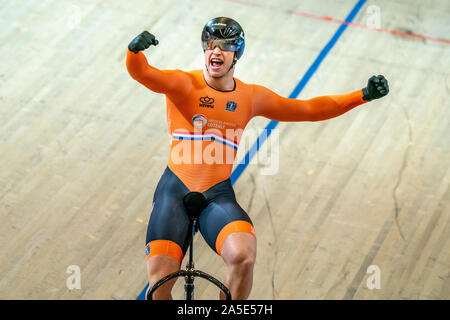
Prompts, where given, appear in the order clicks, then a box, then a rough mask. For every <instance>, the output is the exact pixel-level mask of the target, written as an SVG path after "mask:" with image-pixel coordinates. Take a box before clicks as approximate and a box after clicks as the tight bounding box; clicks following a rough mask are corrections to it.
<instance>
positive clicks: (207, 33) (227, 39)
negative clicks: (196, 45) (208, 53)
mask: <svg viewBox="0 0 450 320" xmlns="http://www.w3.org/2000/svg"><path fill="white" fill-rule="evenodd" d="M217 45H218V46H219V47H220V49H221V50H224V51H234V52H235V54H236V57H237V58H238V59H240V58H241V57H242V54H243V53H244V48H245V35H244V30H242V27H241V26H240V25H239V23H237V22H236V21H234V20H233V19H231V18H226V17H218V18H214V19H211V20H209V21H208V22H207V23H206V24H205V27H204V28H203V32H202V47H203V51H205V50H206V49H214V48H215V47H216V46H217Z"/></svg>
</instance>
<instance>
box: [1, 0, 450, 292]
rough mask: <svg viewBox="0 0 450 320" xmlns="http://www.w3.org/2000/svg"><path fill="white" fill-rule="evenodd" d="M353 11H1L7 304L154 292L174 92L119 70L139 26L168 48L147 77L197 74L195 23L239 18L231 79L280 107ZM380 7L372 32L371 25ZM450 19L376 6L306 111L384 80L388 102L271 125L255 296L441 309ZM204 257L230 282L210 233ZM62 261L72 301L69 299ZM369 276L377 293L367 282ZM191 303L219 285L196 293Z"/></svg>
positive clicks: (336, 51) (445, 267) (252, 209)
mask: <svg viewBox="0 0 450 320" xmlns="http://www.w3.org/2000/svg"><path fill="white" fill-rule="evenodd" d="M357 2H358V1H357V0H339V1H334V0H320V1H318V0H303V1H296V0H289V1H288V0H286V1H269V0H264V1H256V0H242V1H240V0H235V1H231V0H215V1H206V0H195V1H194V0H185V1H182V0H179V1H175V0H171V1H169V0H164V1H156V0H151V1H148V0H146V1H143V0H140V1H137V0H135V1H114V2H112V1H108V2H106V1H87V0H83V1H55V0H53V1H51V0H46V1H21V2H20V5H19V4H18V2H17V1H12V0H9V1H7V0H4V1H2V5H1V7H0V17H1V19H0V24H1V31H0V39H1V47H0V58H1V69H0V80H1V84H0V120H1V127H0V299H136V297H137V296H138V295H139V293H140V292H141V291H142V289H143V288H144V286H145V285H146V282H147V281H146V269H145V260H144V258H145V250H144V245H145V233H146V228H147V222H148V218H149V214H150V211H151V206H152V201H151V199H152V196H153V192H154V190H155V187H156V184H157V182H158V179H159V177H160V176H161V174H162V172H163V170H164V168H165V166H166V163H167V160H168V150H169V144H168V132H167V125H166V113H165V98H164V96H162V95H158V94H155V93H152V92H151V91H149V90H147V89H146V88H145V87H143V86H141V85H139V84H138V83H137V82H135V81H134V80H133V79H131V77H130V76H129V75H128V73H127V71H126V68H125V53H126V48H127V45H128V43H129V42H130V41H131V40H132V39H133V38H134V37H135V36H136V35H137V34H138V33H140V32H142V31H143V30H149V31H150V32H152V33H154V34H155V35H156V36H157V38H158V39H159V41H160V44H159V46H158V47H156V48H155V47H152V48H151V49H150V50H148V51H146V56H147V57H148V59H149V62H150V63H152V64H153V65H154V66H156V67H158V68H163V69H176V68H177V69H182V70H192V69H200V68H202V66H203V55H202V50H201V45H200V40H199V39H200V32H201V29H202V27H203V25H204V23H205V22H206V21H207V20H209V19H210V18H212V17H214V16H230V17H232V18H234V19H236V20H237V21H239V22H240V23H241V25H242V26H243V28H244V30H245V32H246V39H247V41H246V49H245V53H244V56H243V58H242V59H241V60H240V61H239V62H238V63H237V71H236V74H235V76H236V77H237V78H239V79H241V80H243V81H244V82H248V83H258V84H261V85H265V86H267V87H269V88H271V89H272V90H274V91H276V92H277V93H279V94H281V95H283V96H289V94H290V93H291V92H292V90H293V89H294V87H295V86H296V85H297V83H298V82H299V81H300V79H301V78H302V77H303V75H304V74H305V72H306V71H307V70H308V68H309V67H310V66H311V65H312V63H313V62H314V61H315V59H316V57H317V56H318V54H319V53H320V52H321V51H323V48H324V46H325V45H326V44H327V43H328V41H330V39H331V38H332V36H333V34H335V32H336V30H337V29H338V28H339V27H340V22H339V21H337V20H341V21H342V20H344V19H345V17H347V15H348V14H349V12H350V11H351V10H352V8H353V7H354V6H355V4H356V3H357ZM370 5H375V6H377V7H378V9H380V10H379V12H380V14H381V15H380V16H379V17H380V21H381V26H380V28H379V29H377V30H374V29H370V28H365V27H364V26H365V25H366V24H367V22H368V20H369V19H373V16H371V14H372V13H373V10H372V9H373V7H372V9H369V6H370ZM311 15H314V16H311ZM326 17H329V18H326ZM449 20H450V3H449V2H448V1H446V0H435V1H427V2H426V3H425V2H423V1H420V0H411V1H406V0H396V1H387V0H385V1H367V2H366V3H364V5H363V7H362V8H361V9H360V10H359V11H358V13H357V15H356V16H355V18H354V20H353V24H350V25H348V27H347V29H346V30H345V31H344V32H343V34H342V36H341V37H340V38H339V39H338V40H337V42H336V43H335V45H334V47H333V48H332V49H331V50H329V52H327V55H326V56H325V57H324V59H323V61H322V62H321V64H320V66H319V67H318V68H317V70H316V72H315V73H314V74H313V75H312V77H311V78H310V80H309V81H308V82H307V84H306V86H305V88H304V89H303V91H302V92H301V93H300V95H299V98H300V99H308V98H312V97H315V96H319V95H327V94H337V93H345V92H349V91H352V90H356V89H359V88H362V87H363V86H365V85H366V83H367V79H368V78H369V77H370V76H371V75H373V74H383V75H385V76H386V78H387V79H388V80H389V84H390V89H391V92H390V94H389V95H388V96H387V97H385V98H384V99H381V100H378V101H373V102H371V103H369V104H365V105H363V106H361V107H358V108H356V109H354V110H352V111H350V112H349V113H347V114H344V115H342V116H340V117H338V118H335V119H331V120H327V121H323V122H301V123H286V122H285V123H280V124H279V125H278V126H277V130H278V131H277V132H278V136H279V148H278V154H279V158H278V159H279V160H278V162H279V169H278V171H277V172H276V174H272V175H263V174H262V173H261V171H262V169H263V168H262V165H258V164H250V165H249V166H248V167H247V168H246V169H245V170H244V172H243V173H242V175H241V177H240V178H239V179H238V180H237V182H236V183H235V185H234V187H235V191H236V195H237V198H238V201H239V203H240V204H241V206H242V207H243V208H244V209H245V210H247V212H248V213H249V215H250V217H251V218H252V220H253V222H254V223H255V228H256V234H257V239H258V255H257V262H256V266H255V276H254V285H253V290H252V293H251V295H250V299H449V298H450V220H449V218H450V189H449V181H450V171H449V163H450V157H449V151H450V138H449V137H450V123H449V119H450V117H449V108H450V102H449V101H450V99H449V98H450V96H449V93H450V73H449V70H450V43H449V42H448V40H445V39H448V38H449V34H450V25H449V23H448V22H449ZM423 36H426V37H423ZM267 123H268V120H267V119H265V118H255V119H253V120H252V121H251V123H250V124H249V126H248V127H247V128H248V130H249V131H248V132H249V133H248V134H249V135H250V134H253V133H254V132H257V129H263V128H264V127H265V126H266V124H267ZM252 139H253V140H254V138H252ZM252 139H250V140H249V141H250V143H253V140H252ZM243 154H245V150H242V149H240V150H239V156H238V159H237V160H239V159H240V158H242V156H243ZM195 262H196V268H198V269H200V270H203V271H206V272H208V273H211V274H212V275H214V276H216V277H218V278H219V279H221V280H223V279H224V272H225V267H224V263H223V262H222V259H221V258H220V257H219V256H217V255H216V254H215V253H213V252H212V251H211V250H210V249H209V247H208V246H207V245H206V243H205V242H204V240H203V239H202V238H201V236H200V237H197V238H196V241H195ZM71 265H76V266H79V267H80V270H81V288H80V289H73V290H69V289H68V288H67V287H66V280H67V278H68V277H69V276H70V274H68V273H66V271H67V268H68V267H69V266H71ZM373 265H374V266H377V267H378V268H379V271H380V273H379V275H380V279H381V287H379V288H375V289H369V287H368V281H367V280H369V279H368V278H369V277H371V273H370V272H369V273H368V270H367V269H368V267H369V266H373ZM183 266H184V262H183ZM173 295H174V298H175V299H182V298H183V281H182V280H179V281H178V282H177V284H176V286H175V289H174V292H173ZM196 297H197V298H198V299H216V298H217V297H218V290H216V289H215V288H214V287H213V286H211V285H209V284H208V283H206V281H204V280H196Z"/></svg>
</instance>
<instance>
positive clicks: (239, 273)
mask: <svg viewBox="0 0 450 320" xmlns="http://www.w3.org/2000/svg"><path fill="white" fill-rule="evenodd" d="M222 258H223V260H224V261H225V263H226V265H227V275H226V279H225V283H224V284H225V285H226V286H227V287H228V289H229V290H230V292H231V297H232V299H233V300H244V299H247V298H248V296H249V295H250V291H251V289H252V285H253V267H254V265H255V260H256V238H255V237H254V236H253V235H251V234H249V233H246V232H236V233H232V234H230V235H229V236H228V237H227V238H226V239H225V241H224V243H223V247H222ZM220 298H221V299H225V294H223V293H222V292H221V293H220Z"/></svg>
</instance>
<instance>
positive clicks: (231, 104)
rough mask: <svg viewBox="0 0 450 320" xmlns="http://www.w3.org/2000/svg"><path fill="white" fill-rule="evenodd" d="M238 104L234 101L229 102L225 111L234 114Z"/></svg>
mask: <svg viewBox="0 0 450 320" xmlns="http://www.w3.org/2000/svg"><path fill="white" fill-rule="evenodd" d="M236 107H237V103H236V102H234V101H227V105H226V106H225V110H227V111H231V112H234V111H235V110H236Z"/></svg>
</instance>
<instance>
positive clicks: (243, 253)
mask: <svg viewBox="0 0 450 320" xmlns="http://www.w3.org/2000/svg"><path fill="white" fill-rule="evenodd" d="M227 249H228V250H226V251H225V252H223V253H222V256H223V258H224V260H225V262H226V263H227V264H228V265H231V266H233V267H235V268H239V269H240V270H242V271H243V272H248V271H252V270H253V266H254V265H255V257H254V254H252V252H250V251H249V250H245V249H241V248H227Z"/></svg>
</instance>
